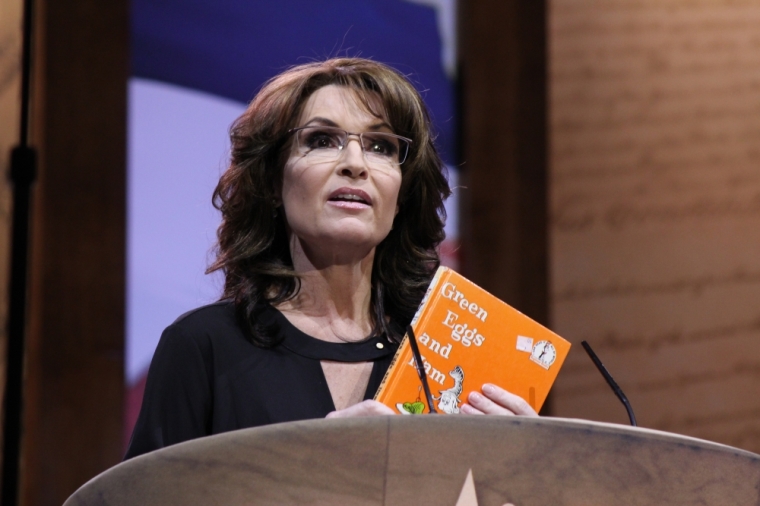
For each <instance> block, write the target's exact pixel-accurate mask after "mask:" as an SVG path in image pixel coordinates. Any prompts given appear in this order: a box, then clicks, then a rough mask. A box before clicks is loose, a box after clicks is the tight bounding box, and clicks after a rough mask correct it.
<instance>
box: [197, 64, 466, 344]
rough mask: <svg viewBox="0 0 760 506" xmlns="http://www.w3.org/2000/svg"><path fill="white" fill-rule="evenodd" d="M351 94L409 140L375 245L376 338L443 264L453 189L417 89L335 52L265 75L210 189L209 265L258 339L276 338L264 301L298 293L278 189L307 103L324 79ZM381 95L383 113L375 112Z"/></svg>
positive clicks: (406, 317) (393, 325) (412, 305)
mask: <svg viewBox="0 0 760 506" xmlns="http://www.w3.org/2000/svg"><path fill="white" fill-rule="evenodd" d="M331 84H334V85H338V86H345V87H347V88H350V89H352V90H354V91H355V92H356V93H357V96H358V97H359V99H360V101H361V103H362V104H363V105H364V106H365V107H366V108H367V110H368V111H370V112H371V113H372V114H374V115H376V116H378V117H384V118H385V119H386V120H387V121H388V122H389V124H390V125H391V127H392V129H393V131H394V133H396V134H397V135H402V136H404V137H409V138H410V139H412V143H411V146H410V149H409V154H408V156H407V159H406V161H405V162H404V163H403V164H402V165H401V169H402V182H401V188H400V190H399V198H398V205H399V212H398V214H397V215H396V217H395V219H394V221H393V229H392V230H391V231H390V233H389V234H388V236H387V237H386V238H385V239H384V240H383V241H382V242H381V243H380V244H379V245H378V246H377V248H376V250H375V260H374V265H373V268H372V295H371V301H370V304H371V309H370V310H371V313H372V314H371V316H372V320H373V322H374V329H373V335H381V334H385V335H387V336H388V337H389V338H391V339H394V340H399V339H400V337H401V336H403V333H404V329H405V327H406V325H408V324H409V322H410V321H411V319H412V317H413V316H414V313H415V311H416V309H417V306H418V305H419V303H420V300H421V299H422V297H423V295H424V293H425V290H426V289H427V286H428V284H429V283H430V279H431V277H432V274H433V272H434V270H435V269H436V268H437V267H438V265H439V263H440V262H439V258H438V254H437V252H436V248H437V246H438V245H439V244H440V242H441V241H442V240H443V238H444V231H443V225H444V221H445V219H446V211H445V209H444V206H443V202H444V200H445V199H446V198H447V197H448V196H449V195H450V193H451V191H450V189H449V186H448V182H447V181H446V177H445V174H444V171H445V166H444V165H443V163H442V161H441V159H440V157H439V155H438V152H437V151H436V148H435V145H434V137H433V134H432V132H431V122H430V116H429V113H428V111H427V108H426V107H425V104H424V102H423V101H422V98H421V97H420V95H419V93H417V91H416V90H415V88H414V86H412V84H411V83H410V82H409V81H408V80H407V79H406V78H405V77H404V76H403V75H401V74H400V73H399V72H397V71H396V70H394V69H392V68H391V67H389V66H387V65H384V64H382V63H378V62H375V61H372V60H367V59H363V58H334V59H330V60H327V61H323V62H316V63H309V64H306V65H299V66H297V67H293V68H291V69H289V70H287V71H285V72H283V73H282V74H280V75H278V76H276V77H274V78H273V79H271V80H270V81H268V82H267V83H266V84H265V85H264V86H263V88H262V89H261V91H260V92H259V93H258V94H257V95H256V97H255V98H254V99H253V101H252V102H251V103H250V105H249V106H248V108H247V109H246V111H245V112H244V113H243V114H242V115H241V116H240V117H239V118H238V119H237V120H236V121H235V122H234V123H233V124H232V126H231V128H230V140H231V143H232V150H231V161H230V166H229V168H228V169H227V170H226V171H225V173H224V175H222V177H221V178H220V180H219V184H218V185H217V187H216V190H214V196H213V203H214V206H215V207H216V208H217V209H219V210H220V211H221V213H222V223H221V225H220V226H219V229H218V230H217V240H218V242H217V247H216V253H217V256H216V260H215V261H214V262H213V264H212V265H211V266H210V267H209V268H208V272H213V271H216V270H222V271H223V272H224V275H225V283H224V293H223V295H222V298H223V299H230V300H233V301H234V303H235V307H236V313H237V317H238V320H239V322H240V324H241V325H242V326H243V328H244V329H245V330H247V331H248V334H249V336H250V338H251V340H252V341H253V343H254V344H256V345H259V346H263V347H271V346H274V345H276V344H278V343H277V341H276V340H275V339H274V337H273V335H274V334H273V332H272V329H267V328H264V327H263V326H261V325H260V324H259V323H258V322H257V320H258V315H259V313H260V312H261V311H262V310H263V308H264V307H265V306H264V304H263V303H270V304H277V303H279V302H282V301H285V300H287V299H289V298H292V297H294V296H295V295H296V294H297V293H298V290H299V288H300V282H299V278H298V275H297V274H296V272H295V271H294V270H293V263H292V260H291V257H290V249H289V246H288V236H287V227H286V223H285V219H284V218H283V213H278V212H277V208H276V206H277V205H278V201H277V198H278V194H279V189H280V188H281V185H282V173H283V167H284V165H285V161H286V160H287V156H288V148H289V146H290V144H289V140H290V137H291V136H289V135H288V130H290V129H291V128H294V127H296V126H297V125H296V121H298V118H299V116H300V113H301V110H302V108H303V105H304V103H305V102H306V100H307V99H308V98H309V97H310V96H311V94H312V93H314V92H315V91H316V90H318V89H319V88H321V87H323V86H327V85H331ZM373 97H379V98H380V103H381V104H382V107H383V110H382V111H376V110H374V109H376V108H377V106H376V105H375V104H377V100H376V98H375V99H374V100H372V98H373Z"/></svg>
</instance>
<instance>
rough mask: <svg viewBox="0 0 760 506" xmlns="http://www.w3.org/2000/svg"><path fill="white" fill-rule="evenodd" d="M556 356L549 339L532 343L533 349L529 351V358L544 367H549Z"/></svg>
mask: <svg viewBox="0 0 760 506" xmlns="http://www.w3.org/2000/svg"><path fill="white" fill-rule="evenodd" d="M556 358H557V350H556V349H555V348H554V345H553V344H552V343H550V342H549V341H539V342H537V343H536V344H534V345H533V350H532V351H531V352H530V359H531V360H532V361H534V362H535V363H537V364H538V365H540V366H541V367H543V368H544V369H548V368H549V367H551V365H552V364H553V363H554V360H555V359H556Z"/></svg>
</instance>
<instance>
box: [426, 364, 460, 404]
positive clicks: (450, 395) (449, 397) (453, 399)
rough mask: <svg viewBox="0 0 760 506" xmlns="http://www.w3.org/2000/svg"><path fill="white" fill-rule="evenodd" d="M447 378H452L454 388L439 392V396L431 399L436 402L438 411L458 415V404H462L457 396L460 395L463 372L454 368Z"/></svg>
mask: <svg viewBox="0 0 760 506" xmlns="http://www.w3.org/2000/svg"><path fill="white" fill-rule="evenodd" d="M449 376H451V377H452V378H454V386H453V387H451V388H449V389H448V390H439V392H440V394H441V396H440V397H433V399H435V400H437V401H438V409H440V410H441V411H443V412H444V413H448V414H450V415H453V414H456V413H459V404H460V403H461V402H462V401H461V399H459V396H460V395H462V383H463V382H464V371H463V370H462V368H461V367H459V366H456V367H455V368H454V370H453V371H451V372H450V373H449Z"/></svg>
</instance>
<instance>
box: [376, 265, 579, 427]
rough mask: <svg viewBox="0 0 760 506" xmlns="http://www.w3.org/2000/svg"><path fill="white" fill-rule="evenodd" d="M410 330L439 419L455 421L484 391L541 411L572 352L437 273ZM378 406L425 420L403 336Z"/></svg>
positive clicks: (448, 274)
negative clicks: (494, 388)
mask: <svg viewBox="0 0 760 506" xmlns="http://www.w3.org/2000/svg"><path fill="white" fill-rule="evenodd" d="M412 328H413V329H414V334H415V336H416V337H417V343H418V345H419V348H420V354H421V355H422V362H423V365H424V368H425V372H426V373H427V378H428V383H429V384H430V390H431V392H432V393H433V397H434V399H435V402H436V404H435V406H434V407H435V408H436V410H437V411H438V412H439V413H449V414H453V413H458V412H459V406H460V405H461V404H462V403H463V402H465V401H466V399H467V395H468V394H469V393H470V392H471V391H473V390H477V391H480V389H481V387H482V386H483V384H484V383H493V384H495V385H498V386H500V387H502V388H504V389H506V390H508V391H510V392H512V393H514V394H517V395H519V396H520V397H522V398H523V399H525V400H526V401H528V403H530V405H531V406H532V407H533V408H534V409H535V410H536V411H538V410H539V409H541V406H542V405H543V403H544V401H545V400H546V396H547V395H548V394H549V389H550V388H551V386H552V384H553V383H554V380H555V379H556V377H557V373H558V372H559V369H560V367H561V366H562V363H563V362H564V360H565V357H566V356H567V353H568V352H569V351H570V343H569V342H567V341H566V340H564V339H562V338H561V337H560V336H558V335H557V334H555V333H554V332H552V331H551V330H549V329H547V328H546V327H544V326H543V325H541V324H539V323H537V322H535V321H534V320H532V319H530V318H529V317H527V316H525V315H524V314H522V313H520V312H519V311H517V310H516V309H514V308H512V307H510V306H509V305H507V304H505V303H504V302H502V301H500V300H499V299H497V298H496V297H494V296H493V295H491V294H490V293H488V292H486V291H485V290H483V289H482V288H480V287H479V286H477V285H476V284H474V283H472V282H471V281H469V280H468V279H466V278H465V277H463V276H462V275H460V274H458V273H456V272H455V271H453V270H451V269H449V268H447V267H439V268H438V271H436V273H435V276H434V277H433V280H432V282H431V283H430V287H429V288H428V290H427V293H426V294H425V297H424V298H423V300H422V303H421V304H420V307H419V309H418V310H417V314H416V315H415V316H414V319H413V320H412ZM375 400H377V401H380V402H382V403H383V404H385V405H386V406H389V407H390V408H392V409H393V410H395V411H397V412H399V413H401V414H421V413H427V412H429V406H427V405H426V399H425V394H424V393H423V390H422V384H421V382H420V378H419V376H418V375H417V369H416V366H415V363H414V358H413V355H412V350H411V347H410V345H409V339H408V336H405V337H404V340H403V341H402V343H401V346H400V347H399V349H398V351H397V352H396V356H395V357H394V359H393V362H392V363H391V366H390V367H389V368H388V372H387V373H386V375H385V377H384V378H383V382H382V383H381V385H380V388H379V389H378V392H377V394H376V395H375Z"/></svg>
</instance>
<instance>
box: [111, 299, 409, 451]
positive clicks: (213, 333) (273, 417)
mask: <svg viewBox="0 0 760 506" xmlns="http://www.w3.org/2000/svg"><path fill="white" fill-rule="evenodd" d="M260 318H261V323H262V324H264V325H265V326H272V328H274V329H276V332H277V333H278V335H279V336H282V338H283V340H282V342H281V344H279V345H277V346H276V347H274V348H270V349H265V348H260V347H258V346H255V345H254V344H252V343H251V341H250V340H248V339H247V338H246V335H245V333H244V332H243V330H242V329H241V328H240V326H239V325H238V324H237V321H236V318H235V307H234V305H233V304H232V303H231V302H219V303H216V304H211V305H209V306H204V307H201V308H199V309H196V310H194V311H191V312H189V313H186V314H184V315H182V316H181V317H179V318H178V319H177V321H175V322H174V323H173V324H172V325H170V326H169V327H167V329H166V330H165V331H164V333H163V334H162V335H161V340H160V341H159V343H158V347H157V348H156V352H155V354H154V355H153V360H152V361H151V364H150V369H149V370H148V378H147V382H146V385H145V395H144V397H143V402H142V407H141V408H140V416H139V417H138V419H137V423H136V425H135V429H134V431H133V433H132V439H131V441H130V443H129V448H128V449H127V454H126V456H125V457H124V458H125V459H128V458H131V457H134V456H137V455H140V454H143V453H147V452H150V451H153V450H157V449H159V448H163V447H165V446H169V445H172V444H175V443H180V442H182V441H187V440H189V439H194V438H198V437H202V436H207V435H211V434H219V433H221V432H227V431H230V430H236V429H244V428H248V427H256V426H259V425H266V424H270V423H278V422H288V421H293V420H304V419H309V418H323V417H325V415H327V413H329V412H331V411H334V410H335V405H334V404H333V401H332V396H331V395H330V390H329V388H328V386H327V381H326V380H325V376H324V373H323V372H322V366H321V364H320V360H335V361H341V362H365V361H373V362H374V365H373V368H372V373H371V375H370V379H369V383H368V385H367V390H366V392H365V394H364V399H371V398H372V397H373V396H374V395H375V392H376V391H377V389H378V387H379V386H380V382H381V381H382V379H383V376H384V375H385V372H386V371H387V369H388V367H389V365H390V363H391V360H392V358H393V354H394V353H395V352H396V349H397V345H396V344H395V343H390V342H389V341H388V340H387V339H385V338H384V337H379V338H378V337H373V338H370V339H368V340H366V341H363V342H360V343H328V342H326V341H321V340H319V339H315V338H313V337H311V336H309V335H307V334H305V333H303V332H301V331H300V330H298V329H297V328H296V327H294V326H293V324H291V323H290V321H288V319H287V318H285V316H284V315H283V314H282V313H280V312H279V311H278V310H277V309H275V308H273V307H271V306H266V308H265V309H264V311H263V312H262V314H261V317H260Z"/></svg>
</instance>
